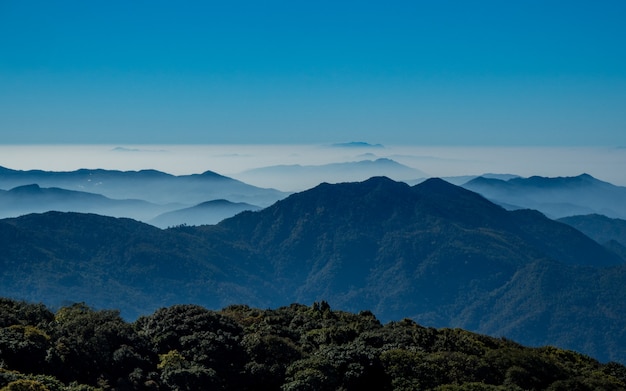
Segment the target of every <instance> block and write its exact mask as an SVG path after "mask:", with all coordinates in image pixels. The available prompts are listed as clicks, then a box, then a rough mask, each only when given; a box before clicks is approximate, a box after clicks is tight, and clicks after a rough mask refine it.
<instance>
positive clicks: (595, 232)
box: [559, 214, 626, 246]
mask: <svg viewBox="0 0 626 391" xmlns="http://www.w3.org/2000/svg"><path fill="white" fill-rule="evenodd" d="M559 221H561V222H563V223H565V224H568V225H571V226H572V227H574V228H576V229H577V230H579V231H581V232H583V233H585V235H587V236H589V237H590V238H592V239H594V240H595V241H597V242H598V243H601V244H605V243H608V242H610V241H612V240H615V241H617V242H618V243H620V244H621V245H622V246H626V220H622V219H612V218H609V217H606V216H602V215H598V214H592V215H584V216H569V217H563V218H561V219H559Z"/></svg>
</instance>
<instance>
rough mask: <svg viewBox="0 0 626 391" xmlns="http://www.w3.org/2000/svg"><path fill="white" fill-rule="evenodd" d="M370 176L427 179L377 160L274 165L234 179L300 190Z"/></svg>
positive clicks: (380, 159)
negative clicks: (325, 183) (309, 164)
mask: <svg viewBox="0 0 626 391" xmlns="http://www.w3.org/2000/svg"><path fill="white" fill-rule="evenodd" d="M373 176H386V177H389V178H392V179H395V180H401V181H405V180H413V179H416V178H423V177H425V176H427V174H425V173H424V172H422V171H420V170H417V169H414V168H411V167H408V166H405V165H403V164H400V163H398V162H396V161H394V160H391V159H386V158H379V159H376V160H361V161H355V162H346V163H331V164H323V165H317V166H315V165H311V166H303V165H299V164H293V165H278V166H269V167H261V168H255V169H252V170H248V171H244V172H242V173H240V174H238V175H237V178H239V179H241V180H242V181H245V182H248V183H268V184H270V185H271V186H274V187H282V188H286V187H289V189H290V190H304V189H309V188H311V187H314V186H316V185H318V184H320V183H322V182H327V183H341V182H355V181H362V180H365V179H367V178H370V177H373Z"/></svg>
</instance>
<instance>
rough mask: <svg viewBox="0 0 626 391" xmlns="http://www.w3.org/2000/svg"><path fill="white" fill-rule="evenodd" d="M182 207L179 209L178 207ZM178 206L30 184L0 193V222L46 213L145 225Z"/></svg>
mask: <svg viewBox="0 0 626 391" xmlns="http://www.w3.org/2000/svg"><path fill="white" fill-rule="evenodd" d="M178 207H180V206H178ZM175 208H177V205H171V204H170V205H156V204H152V203H150V202H147V201H143V200H113V199H110V198H107V197H104V196H103V195H100V194H93V193H87V192H83V191H73V190H66V189H60V188H56V187H52V188H41V187H40V186H39V185H36V184H31V185H25V186H18V187H15V188H13V189H11V190H9V191H0V218H5V217H16V216H20V215H23V214H28V213H41V212H47V211H61V212H83V213H97V214H101V215H106V216H115V217H130V218H133V219H136V220H142V221H145V220H147V219H150V218H152V217H154V216H155V215H158V214H161V213H163V212H164V211H168V210H172V209H175Z"/></svg>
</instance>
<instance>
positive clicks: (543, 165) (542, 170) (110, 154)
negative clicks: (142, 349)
mask: <svg viewBox="0 0 626 391" xmlns="http://www.w3.org/2000/svg"><path fill="white" fill-rule="evenodd" d="M378 158H388V159H392V160H394V161H396V162H398V163H400V164H403V165H406V166H408V167H410V168H414V169H416V170H420V171H422V172H424V173H425V174H426V176H435V177H449V176H461V175H479V174H483V173H508V174H516V175H521V176H532V175H541V176H549V177H555V176H575V175H579V174H582V173H588V174H590V175H593V176H594V177H596V178H598V179H601V180H605V181H609V182H611V183H614V184H616V185H622V186H626V172H625V171H624V170H623V169H622V168H623V167H626V149H625V148H605V147H423V146H422V147H419V146H382V147H373V146H372V147H367V146H364V147H338V146H333V145H132V146H112V145H54V146H51V145H11V146H7V145H0V166H4V167H8V168H12V169H19V170H28V169H45V170H52V171H72V170H76V169H79V168H106V169H116V170H141V169H157V170H160V171H163V172H167V173H170V174H175V175H182V174H194V173H202V172H204V171H207V170H210V171H215V172H217V173H219V174H222V175H226V176H231V177H233V178H236V179H237V178H240V177H241V174H242V173H244V172H245V171H247V170H250V169H254V168H260V167H269V166H277V165H293V164H299V165H305V166H307V165H311V166H316V165H324V164H330V163H338V162H356V161H362V160H375V159H378ZM402 179H419V178H402ZM245 182H246V183H250V184H253V185H256V186H260V187H273V188H277V189H280V190H284V191H297V190H303V189H306V188H309V187H313V186H315V185H317V184H318V183H319V182H318V181H317V180H316V178H315V177H312V178H306V177H305V178H302V177H289V176H286V177H285V176H277V177H275V178H271V177H269V178H268V177H264V178H262V180H261V178H258V179H257V180H255V177H254V176H246V177H245Z"/></svg>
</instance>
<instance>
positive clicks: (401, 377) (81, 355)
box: [0, 299, 626, 391]
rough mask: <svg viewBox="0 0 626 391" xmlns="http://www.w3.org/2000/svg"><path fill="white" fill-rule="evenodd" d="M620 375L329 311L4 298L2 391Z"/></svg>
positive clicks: (620, 379)
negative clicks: (129, 313)
mask: <svg viewBox="0 0 626 391" xmlns="http://www.w3.org/2000/svg"><path fill="white" fill-rule="evenodd" d="M625 387H626V367H624V366H622V365H620V364H617V363H608V364H601V363H599V362H598V361H596V360H594V359H592V358H590V357H588V356H584V355H581V354H578V353H575V352H573V351H567V350H561V349H557V348H553V347H541V348H528V347H523V346H521V345H519V344H517V343H514V342H512V341H509V340H506V339H496V338H491V337H486V336H483V335H479V334H474V333H470V332H468V331H464V330H461V329H434V328H426V327H422V326H420V325H418V324H417V323H415V322H413V321H410V320H402V321H399V322H390V323H387V324H385V325H382V324H381V323H380V322H379V321H378V320H377V319H376V318H375V317H374V315H373V314H372V313H371V312H369V311H363V312H360V313H358V314H354V313H348V312H342V311H334V310H332V309H331V308H330V306H329V305H328V304H327V303H326V302H321V303H314V304H313V305H312V306H305V305H299V304H292V305H291V306H286V307H281V308H278V309H273V310H272V309H267V310H261V309H256V308H250V307H248V306H245V305H233V306H229V307H226V308H224V309H222V310H221V311H211V310H208V309H205V308H203V307H200V306H197V305H175V306H171V307H165V308H161V309H159V310H157V311H156V312H154V313H153V314H152V315H149V316H144V317H141V318H139V319H137V320H136V321H135V322H132V323H128V322H126V321H124V320H123V319H122V318H121V317H120V316H119V313H118V312H117V311H113V310H99V311H97V310H94V309H92V308H89V307H87V306H86V305H84V304H73V305H69V306H66V307H62V308H60V309H59V310H57V311H56V312H55V313H53V312H52V311H50V310H49V309H48V308H46V307H45V306H43V305H41V304H30V303H26V302H20V301H14V300H10V299H0V390H2V391H18V390H19V391H21V390H35V391H45V390H49V391H61V390H76V391H78V390H81V391H88V390H96V389H100V390H207V389H216V390H283V391H287V390H289V391H295V390H361V389H376V390H441V391H443V390H531V389H536V390H539V389H541V390H597V389H602V390H619V389H624V388H625Z"/></svg>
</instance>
